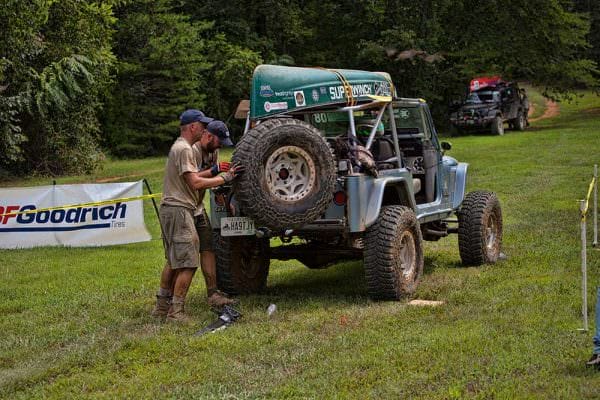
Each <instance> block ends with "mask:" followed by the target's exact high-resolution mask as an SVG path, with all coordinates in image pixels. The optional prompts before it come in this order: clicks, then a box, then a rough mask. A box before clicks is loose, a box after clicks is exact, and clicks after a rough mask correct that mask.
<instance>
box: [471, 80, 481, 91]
mask: <svg viewBox="0 0 600 400" xmlns="http://www.w3.org/2000/svg"><path fill="white" fill-rule="evenodd" d="M471 90H479V81H473V85H472V87H471Z"/></svg>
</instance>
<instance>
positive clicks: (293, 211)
mask: <svg viewBox="0 0 600 400" xmlns="http://www.w3.org/2000/svg"><path fill="white" fill-rule="evenodd" d="M242 114H244V112H242ZM449 149H450V145H449V144H448V143H440V142H439V141H438V137H437V132H436V130H435V127H434V125H433V123H432V119H431V115H430V112H429V108H428V106H427V104H426V102H425V101H424V100H421V99H404V98H398V97H397V96H396V93H395V89H394V85H393V84H392V82H391V80H390V77H389V75H388V74H385V73H374V72H364V71H353V70H326V69H316V68H296V67H281V66H269V65H263V66H259V67H257V69H256V70H255V72H254V77H253V85H252V94H251V101H250V109H249V112H247V120H246V131H245V133H244V135H243V136H242V138H241V139H240V141H239V142H238V144H237V146H236V149H235V151H234V154H233V157H232V160H233V161H234V162H237V163H241V164H243V165H244V166H245V169H246V171H245V172H244V174H243V175H242V176H241V177H240V178H239V179H238V180H236V181H235V183H234V186H233V187H232V188H221V189H218V190H213V191H212V192H211V219H212V223H213V227H214V228H216V230H215V235H214V237H215V243H216V249H217V270H218V271H217V275H218V283H219V287H220V288H221V289H222V290H224V291H226V292H229V293H241V292H254V291H258V290H261V289H262V288H264V287H265V284H266V280H267V275H268V269H269V260H270V259H271V258H275V259H283V260H287V259H298V260H299V261H301V262H302V263H303V264H305V265H306V266H307V267H309V268H324V267H327V266H328V265H331V264H332V263H334V262H337V261H339V260H342V259H357V258H358V259H360V258H362V259H363V260H364V267H365V277H366V282H367V290H368V293H369V295H370V296H371V297H372V298H374V299H399V298H401V297H403V296H405V295H408V294H411V293H413V292H414V290H415V289H416V287H417V285H418V283H419V280H420V277H421V275H422V272H423V262H424V257H423V240H439V239H440V238H442V237H444V236H447V235H448V234H450V233H458V236H459V249H460V256H461V259H462V261H463V263H465V264H469V265H479V264H483V263H488V262H490V263H493V262H495V261H496V260H497V259H498V256H499V253H500V246H501V239H502V214H501V209H500V203H499V201H498V199H497V197H496V195H495V194H493V193H490V192H484V191H478V192H473V193H469V194H468V195H466V196H465V184H466V173H467V164H465V163H459V162H458V161H456V160H455V159H454V158H452V157H449V156H447V155H444V151H446V150H449ZM219 228H220V229H219ZM273 237H279V238H280V239H281V242H282V245H280V246H274V247H271V246H270V241H269V240H270V238H273Z"/></svg>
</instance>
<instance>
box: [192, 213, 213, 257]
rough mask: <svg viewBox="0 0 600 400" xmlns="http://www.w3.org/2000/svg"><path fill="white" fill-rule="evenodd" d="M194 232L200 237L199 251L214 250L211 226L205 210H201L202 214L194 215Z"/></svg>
mask: <svg viewBox="0 0 600 400" xmlns="http://www.w3.org/2000/svg"><path fill="white" fill-rule="evenodd" d="M196 232H197V233H198V238H199V239H200V251H214V250H215V249H214V246H213V234H212V227H211V226H210V219H208V215H207V214H206V210H202V214H199V215H196Z"/></svg>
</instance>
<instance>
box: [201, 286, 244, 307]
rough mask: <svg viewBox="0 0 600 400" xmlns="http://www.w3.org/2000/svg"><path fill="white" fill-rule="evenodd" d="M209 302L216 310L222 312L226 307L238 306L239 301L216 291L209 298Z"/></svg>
mask: <svg viewBox="0 0 600 400" xmlns="http://www.w3.org/2000/svg"><path fill="white" fill-rule="evenodd" d="M207 302H208V305H209V306H210V307H211V308H212V309H214V310H221V309H222V308H223V307H224V306H231V305H234V304H237V300H235V299H232V298H230V297H228V296H227V295H226V294H225V293H223V292H221V291H220V290H215V291H214V292H213V293H212V294H211V295H210V296H208V300H207Z"/></svg>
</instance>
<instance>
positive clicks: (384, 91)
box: [373, 82, 392, 96]
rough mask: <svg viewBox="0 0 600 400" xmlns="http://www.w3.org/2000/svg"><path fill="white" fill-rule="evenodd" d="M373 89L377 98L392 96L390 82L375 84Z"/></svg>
mask: <svg viewBox="0 0 600 400" xmlns="http://www.w3.org/2000/svg"><path fill="white" fill-rule="evenodd" d="M373 89H374V91H375V96H391V95H392V88H391V87H390V83H389V82H374V83H373Z"/></svg>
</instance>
